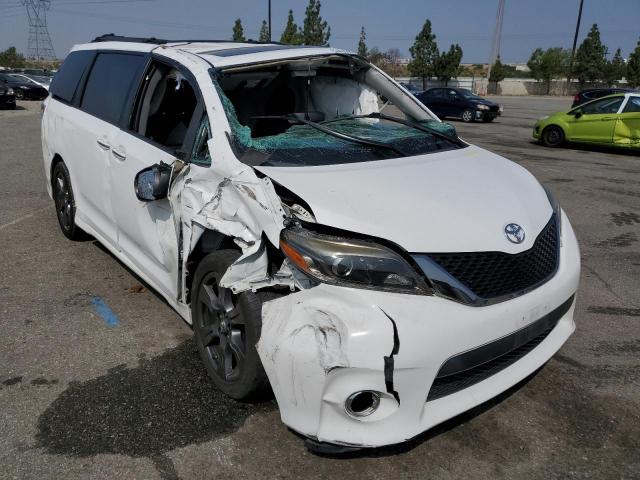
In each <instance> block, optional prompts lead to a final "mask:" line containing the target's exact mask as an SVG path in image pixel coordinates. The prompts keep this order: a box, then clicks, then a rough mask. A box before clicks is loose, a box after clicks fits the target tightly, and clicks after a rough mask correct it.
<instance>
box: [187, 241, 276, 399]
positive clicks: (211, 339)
mask: <svg viewBox="0 0 640 480" xmlns="http://www.w3.org/2000/svg"><path fill="white" fill-rule="evenodd" d="M239 257H240V252H238V251H236V250H220V251H217V252H213V253H210V254H209V255H207V256H206V257H204V258H203V259H202V260H201V261H200V264H199V265H198V268H197V269H196V273H195V275H194V279H193V289H192V295H191V316H192V320H193V333H194V337H195V341H196V345H197V347H198V351H199V353H200V357H201V358H202V361H203V362H204V365H205V367H206V369H207V372H208V374H209V377H211V380H213V383H214V384H215V385H216V386H217V387H218V388H219V389H220V390H221V391H222V392H223V393H225V394H226V395H228V396H230V397H232V398H235V399H237V400H242V399H247V398H254V397H258V396H261V395H263V394H264V393H265V392H266V391H268V386H269V381H268V379H267V375H266V374H265V372H264V368H263V367H262V362H261V361H260V357H259V355H258V351H257V349H256V344H257V343H258V340H259V339H260V330H261V327H262V303H261V301H260V298H259V297H258V296H257V295H256V294H255V293H252V292H250V291H247V292H242V293H239V294H237V295H236V294H234V293H232V292H231V290H229V289H228V288H225V287H221V286H220V279H221V278H222V276H223V275H224V273H225V272H226V271H227V269H228V268H229V266H231V264H233V263H234V262H235V261H236V260H237V259H238V258H239Z"/></svg>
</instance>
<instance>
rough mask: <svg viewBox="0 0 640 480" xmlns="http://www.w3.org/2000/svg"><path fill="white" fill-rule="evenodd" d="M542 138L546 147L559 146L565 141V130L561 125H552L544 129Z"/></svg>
mask: <svg viewBox="0 0 640 480" xmlns="http://www.w3.org/2000/svg"><path fill="white" fill-rule="evenodd" d="M541 140H542V144H543V145H544V146H545V147H559V146H560V145H562V144H563V143H564V132H563V131H562V129H561V128H560V127H557V126H555V125H551V126H549V127H547V128H545V129H544V130H543V131H542V135H541Z"/></svg>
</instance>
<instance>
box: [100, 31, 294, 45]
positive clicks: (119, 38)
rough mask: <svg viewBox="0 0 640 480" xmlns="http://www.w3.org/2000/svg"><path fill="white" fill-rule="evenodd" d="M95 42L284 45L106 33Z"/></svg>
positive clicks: (252, 41) (248, 41)
mask: <svg viewBox="0 0 640 480" xmlns="http://www.w3.org/2000/svg"><path fill="white" fill-rule="evenodd" d="M96 42H131V43H150V44H153V45H165V44H167V43H250V44H253V45H284V44H283V43H280V42H258V41H257V40H245V41H244V42H236V41H234V40H201V39H197V40H165V39H162V38H155V37H147V38H144V37H126V36H124V35H115V34H113V33H106V34H104V35H100V36H99V37H96V38H94V39H93V40H92V41H91V43H96Z"/></svg>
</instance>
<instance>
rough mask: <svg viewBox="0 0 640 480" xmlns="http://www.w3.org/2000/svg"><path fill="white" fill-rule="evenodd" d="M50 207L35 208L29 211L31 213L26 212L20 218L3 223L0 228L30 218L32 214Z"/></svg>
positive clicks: (2, 228)
mask: <svg viewBox="0 0 640 480" xmlns="http://www.w3.org/2000/svg"><path fill="white" fill-rule="evenodd" d="M50 208H51V207H50V206H49V207H44V208H40V209H38V210H36V211H35V212H31V213H27V214H26V215H23V216H22V217H20V218H16V219H15V220H11V221H10V222H7V223H3V224H2V225H0V230H4V229H5V228H9V227H10V226H12V225H15V224H16V223H20V222H21V221H23V220H26V219H27V218H31V217H33V216H34V215H36V214H37V213H40V212H44V211H45V210H49V209H50Z"/></svg>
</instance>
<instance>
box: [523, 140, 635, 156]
mask: <svg viewBox="0 0 640 480" xmlns="http://www.w3.org/2000/svg"><path fill="white" fill-rule="evenodd" d="M529 144H531V145H537V146H538V147H542V148H548V149H549V150H554V148H551V147H545V146H544V145H542V143H541V142H540V141H538V140H529ZM558 148H560V149H571V150H577V151H580V152H586V153H605V154H609V155H618V156H621V157H640V146H639V147H638V148H637V149H635V150H634V149H630V148H616V147H607V146H604V145H586V144H584V143H571V142H569V143H566V144H565V145H563V146H561V147H558Z"/></svg>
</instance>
